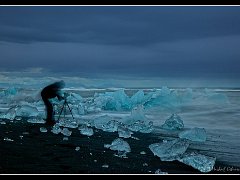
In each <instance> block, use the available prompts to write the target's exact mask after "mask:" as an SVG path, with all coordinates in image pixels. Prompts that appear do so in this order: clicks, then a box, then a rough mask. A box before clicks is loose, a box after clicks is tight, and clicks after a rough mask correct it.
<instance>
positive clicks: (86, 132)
mask: <svg viewBox="0 0 240 180" xmlns="http://www.w3.org/2000/svg"><path fill="white" fill-rule="evenodd" d="M78 130H79V131H80V133H81V134H82V135H86V136H92V135H93V129H92V128H89V127H87V125H85V124H83V125H81V126H79V128H78Z"/></svg>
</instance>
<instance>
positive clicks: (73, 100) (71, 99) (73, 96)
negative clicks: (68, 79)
mask: <svg viewBox="0 0 240 180" xmlns="http://www.w3.org/2000/svg"><path fill="white" fill-rule="evenodd" d="M82 101H83V98H82V96H80V95H79V94H77V93H73V92H71V93H69V96H67V102H68V103H70V104H79V103H80V102H82Z"/></svg>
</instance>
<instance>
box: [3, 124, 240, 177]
mask: <svg viewBox="0 0 240 180" xmlns="http://www.w3.org/2000/svg"><path fill="white" fill-rule="evenodd" d="M40 127H46V128H47V129H48V132H46V133H42V132H40V130H39V129H40ZM50 130H51V127H50V126H47V125H45V124H31V123H28V122H26V121H13V122H6V124H0V143H1V148H0V173H1V174H155V171H156V170H158V169H160V170H161V171H162V172H167V173H168V174H239V173H240V168H238V167H234V166H229V165H225V164H223V163H220V162H218V161H217V162H216V164H215V167H214V169H213V170H212V171H211V172H209V173H201V172H200V171H198V170H196V169H194V168H192V167H190V166H187V165H185V164H182V163H180V162H178V161H172V162H166V161H161V160H160V158H159V157H157V156H154V155H153V153H152V152H151V151H150V149H149V148H148V145H150V144H152V143H156V142H159V139H158V138H157V137H156V135H154V134H151V133H150V134H144V133H134V134H133V136H134V137H137V138H138V139H139V140H135V139H132V138H128V139H124V140H126V141H127V142H128V143H129V145H130V147H131V152H130V153H127V158H120V157H116V156H114V154H115V151H112V150H110V149H106V148H104V144H111V142H112V141H113V140H114V139H116V138H117V137H118V134H117V133H109V132H104V131H101V130H97V129H94V135H93V136H90V137H88V136H84V135H81V134H80V132H79V130H77V129H70V130H71V131H72V135H71V136H70V137H68V140H67V141H66V140H63V137H64V136H63V135H62V134H58V135H56V134H53V133H52V132H50ZM6 137H7V138H9V139H10V140H13V141H10V140H9V141H6V140H4V138H6ZM76 147H80V150H79V151H76V150H75V148H76ZM143 151H144V152H145V153H141V152H143Z"/></svg>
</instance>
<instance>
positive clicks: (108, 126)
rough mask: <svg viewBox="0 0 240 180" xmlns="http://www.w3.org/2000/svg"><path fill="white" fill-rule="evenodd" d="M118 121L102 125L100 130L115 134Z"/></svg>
mask: <svg viewBox="0 0 240 180" xmlns="http://www.w3.org/2000/svg"><path fill="white" fill-rule="evenodd" d="M118 124H119V123H118V121H116V120H111V121H108V122H107V123H106V124H103V125H102V130H103V131H106V132H116V131H117V130H118Z"/></svg>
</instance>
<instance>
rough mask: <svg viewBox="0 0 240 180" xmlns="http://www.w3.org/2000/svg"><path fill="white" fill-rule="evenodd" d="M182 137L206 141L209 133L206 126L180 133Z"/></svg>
mask: <svg viewBox="0 0 240 180" xmlns="http://www.w3.org/2000/svg"><path fill="white" fill-rule="evenodd" d="M179 137H180V138H185V139H188V140H191V141H196V142H205V141H206V139H207V133H206V130H205V129H204V128H197V127H195V128H193V129H189V130H186V131H183V132H180V133H179Z"/></svg>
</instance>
